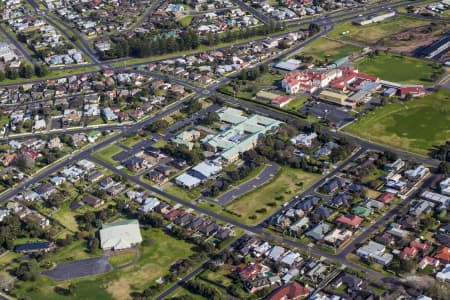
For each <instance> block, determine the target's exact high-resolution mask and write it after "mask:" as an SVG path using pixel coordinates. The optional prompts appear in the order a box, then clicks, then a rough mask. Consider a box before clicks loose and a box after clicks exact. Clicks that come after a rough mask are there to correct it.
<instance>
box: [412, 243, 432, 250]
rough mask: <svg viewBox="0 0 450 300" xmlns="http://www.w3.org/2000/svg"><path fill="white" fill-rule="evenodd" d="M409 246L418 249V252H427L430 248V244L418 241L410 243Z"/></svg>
mask: <svg viewBox="0 0 450 300" xmlns="http://www.w3.org/2000/svg"><path fill="white" fill-rule="evenodd" d="M409 246H411V247H414V248H417V250H421V251H423V250H426V249H428V247H429V245H428V244H426V243H421V242H418V241H411V243H409Z"/></svg>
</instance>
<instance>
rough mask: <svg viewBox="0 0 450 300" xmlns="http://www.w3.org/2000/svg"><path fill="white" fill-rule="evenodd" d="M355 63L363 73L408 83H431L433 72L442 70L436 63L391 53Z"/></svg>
mask: <svg viewBox="0 0 450 300" xmlns="http://www.w3.org/2000/svg"><path fill="white" fill-rule="evenodd" d="M355 65H356V66H357V67H358V69H359V70H360V71H361V72H363V73H367V74H371V75H376V76H378V77H380V78H381V79H383V80H389V81H396V82H400V83H408V84H423V85H431V84H432V78H433V74H437V75H434V76H438V74H440V73H441V72H442V69H441V67H440V66H439V65H438V64H436V63H433V62H429V61H426V60H422V59H417V58H412V57H407V56H399V55H391V54H380V55H377V56H375V57H373V58H370V57H366V58H364V59H362V60H359V61H356V62H355Z"/></svg>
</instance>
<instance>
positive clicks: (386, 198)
mask: <svg viewBox="0 0 450 300" xmlns="http://www.w3.org/2000/svg"><path fill="white" fill-rule="evenodd" d="M394 197H395V195H394V194H392V193H389V192H386V193H383V194H381V195H380V196H379V197H378V198H377V200H378V201H381V202H383V203H389V202H391V200H392V199H394Z"/></svg>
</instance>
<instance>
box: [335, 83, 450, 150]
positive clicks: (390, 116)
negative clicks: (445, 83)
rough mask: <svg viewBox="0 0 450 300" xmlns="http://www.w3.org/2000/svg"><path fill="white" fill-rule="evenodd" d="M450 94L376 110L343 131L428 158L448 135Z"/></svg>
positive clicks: (440, 93)
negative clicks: (434, 147) (430, 152)
mask: <svg viewBox="0 0 450 300" xmlns="http://www.w3.org/2000/svg"><path fill="white" fill-rule="evenodd" d="M449 112H450V91H448V90H441V91H438V92H436V93H433V94H431V95H429V96H426V97H424V98H422V99H415V100H412V101H409V102H395V103H392V104H388V105H386V106H384V107H380V108H376V109H375V110H374V111H373V112H370V113H368V115H366V116H365V117H363V118H361V119H360V120H358V121H356V122H354V123H352V124H350V125H349V126H347V127H346V128H345V129H344V130H345V131H348V132H350V133H352V134H355V135H358V136H360V137H362V138H365V139H369V140H373V141H375V142H379V143H383V144H386V145H388V146H391V147H395V148H400V149H403V150H406V151H411V152H415V153H418V154H422V155H427V153H428V152H429V151H430V149H431V148H432V147H433V146H435V145H440V144H442V143H444V142H445V141H446V140H448V137H449V135H450V113H449Z"/></svg>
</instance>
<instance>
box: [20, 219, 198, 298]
mask: <svg viewBox="0 0 450 300" xmlns="http://www.w3.org/2000/svg"><path fill="white" fill-rule="evenodd" d="M141 233H142V236H143V239H144V240H148V239H151V242H150V245H146V246H144V245H141V246H140V250H141V254H142V256H141V259H140V260H139V261H138V262H137V263H136V264H135V265H133V266H131V267H129V268H126V269H122V270H118V271H113V272H110V273H107V274H103V275H97V276H93V277H89V278H88V279H78V280H72V281H69V282H63V283H55V282H53V281H52V280H51V279H50V278H48V277H46V276H40V278H39V279H38V281H36V282H26V283H23V284H22V285H21V287H20V288H19V290H17V296H18V298H20V296H25V295H26V296H28V297H29V298H30V299H33V300H40V299H43V300H44V299H45V300H47V299H50V300H53V299H62V298H67V299H93V300H96V299H102V300H103V299H120V300H122V299H131V297H130V293H131V292H132V291H142V290H143V289H144V288H146V287H148V286H149V285H151V284H153V283H154V281H155V280H157V279H158V278H160V277H161V276H164V275H166V274H168V273H169V266H170V265H171V264H172V263H174V262H175V261H176V260H178V259H180V258H187V257H189V256H190V255H191V254H192V253H193V251H192V247H193V246H192V245H191V244H188V243H186V242H185V241H182V240H178V239H175V238H173V237H171V236H169V235H167V234H166V233H164V232H163V231H162V230H161V229H154V228H152V229H148V230H141ZM168 249H170V251H168ZM78 258H79V257H78V256H77V259H78ZM70 283H72V284H74V285H75V293H74V295H70V296H67V297H62V296H61V295H59V294H57V293H56V292H55V290H54V288H55V287H56V286H59V287H63V288H67V286H68V285H69V284H70Z"/></svg>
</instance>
